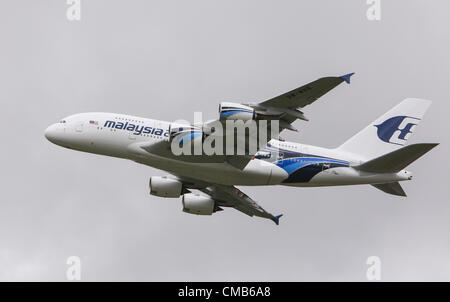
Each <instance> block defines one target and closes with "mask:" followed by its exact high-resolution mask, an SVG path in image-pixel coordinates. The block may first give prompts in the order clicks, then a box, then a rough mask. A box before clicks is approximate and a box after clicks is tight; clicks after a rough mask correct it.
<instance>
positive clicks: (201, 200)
mask: <svg viewBox="0 0 450 302" xmlns="http://www.w3.org/2000/svg"><path fill="white" fill-rule="evenodd" d="M182 203H183V212H186V213H189V214H196V215H211V214H212V213H213V212H214V204H215V202H214V199H212V198H211V197H208V196H203V195H200V194H194V193H187V194H184V195H183V199H182Z"/></svg>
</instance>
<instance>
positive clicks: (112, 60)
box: [0, 0, 450, 281]
mask: <svg viewBox="0 0 450 302" xmlns="http://www.w3.org/2000/svg"><path fill="white" fill-rule="evenodd" d="M67 7H68V5H67V4H66V1H65V0H44V1H34V0H14V1H13V0H9V1H6V0H5V1H2V2H1V4H0V20H1V26H0V36H1V47H0V87H1V88H0V101H1V105H2V106H1V108H2V117H1V119H0V123H1V129H2V142H3V143H2V148H1V149H0V154H1V160H2V169H1V184H2V185H1V188H2V190H1V191H2V194H1V199H0V200H1V201H0V280H10V281H13V280H19V281H25V280H46V281H47V280H55V281H64V280H66V269H67V267H68V266H67V264H66V260H67V258H68V257H69V256H73V255H76V256H78V257H80V259H81V264H82V276H81V277H82V280H84V281H100V280H105V281H109V280H115V281H134V280H136V281H232V280H236V281H347V280H354V281H365V280H367V279H366V270H367V268H368V265H367V264H366V259H367V257H369V256H378V257H380V259H381V278H382V280H383V281H411V280H414V281H422V280H426V281H429V280H446V281H450V261H449V260H450V259H449V257H450V236H449V230H450V205H449V203H450V201H449V198H448V180H447V178H448V176H447V173H448V170H449V169H448V168H449V163H448V161H447V160H446V157H445V155H446V154H447V155H448V154H449V147H448V144H449V135H448V120H449V118H448V112H449V109H450V105H449V101H450V98H449V94H450V92H449V84H448V83H449V71H450V59H449V54H450V41H449V39H450V24H449V19H448V12H449V11H450V2H449V1H444V0H442V1H425V0H422V1H419V0H415V1H412V0H401V1H400V0H397V1H385V0H382V1H381V20H380V21H368V20H367V17H366V11H367V9H368V5H367V4H366V1H364V0H352V1H334V0H328V1H325V0H320V1H287V0H283V1H275V0H271V1H266V0H252V1H250V0H227V1H211V0H189V1H185V0H180V1H173V0H161V1H144V0H127V1H111V0H81V20H80V21H78V22H77V21H73V22H70V21H68V20H67V19H66V10H67ZM348 72H356V74H355V76H354V77H353V78H352V83H351V84H350V85H345V84H342V85H340V86H338V87H337V88H336V89H334V90H333V91H332V92H330V93H329V94H327V95H326V96H325V97H323V98H321V99H320V100H319V101H317V102H316V103H314V104H313V105H311V106H309V107H307V108H305V112H306V114H307V115H308V117H309V118H310V119H311V121H310V122H308V123H305V122H301V121H298V122H296V126H297V127H299V128H300V133H286V134H285V137H286V138H287V139H289V140H292V141H296V142H301V143H307V144H313V145H319V146H324V147H334V146H337V145H339V144H340V143H342V142H343V141H344V140H346V139H347V138H349V137H350V136H352V135H353V134H354V133H356V132H357V131H359V130H360V129H361V128H362V127H364V126H366V125H367V124H368V123H369V122H371V121H372V120H374V119H375V118H376V117H378V116H379V115H381V114H382V113H384V112H385V111H387V110H388V109H390V108H391V107H393V106H394V105H396V104H397V103H398V102H400V101H401V100H402V99H404V98H406V97H419V98H426V99H430V100H432V101H433V104H432V106H431V108H430V110H429V111H428V113H427V115H426V116H425V119H424V121H423V122H422V124H421V125H420V126H419V127H418V129H417V131H416V133H415V134H414V136H413V137H412V138H411V140H410V142H440V143H441V145H440V146H439V147H437V148H436V149H434V150H432V151H431V152H430V153H429V154H427V155H426V156H424V157H423V158H421V159H420V160H419V161H417V162H415V163H414V164H412V165H411V166H410V167H409V169H410V170H412V171H413V173H414V174H415V178H414V179H413V180H412V181H411V182H407V183H405V184H404V188H405V190H406V192H407V194H408V198H399V197H394V196H390V195H387V194H384V193H383V192H381V191H378V190H376V189H374V188H372V187H370V186H353V187H335V188H288V187H281V186H275V187H242V188H241V189H243V190H244V191H245V192H246V193H247V194H248V195H250V196H251V197H253V198H254V199H255V200H257V201H258V202H259V203H260V204H261V205H262V206H264V207H265V208H266V209H267V210H269V211H271V212H274V213H284V214H285V217H283V219H282V221H281V224H280V226H278V227H276V226H275V225H274V224H273V223H272V222H270V221H267V220H263V219H258V218H249V217H247V216H246V215H243V214H241V213H239V212H237V211H234V210H232V209H229V210H226V211H224V212H220V213H217V214H215V215H213V216H211V217H199V216H194V215H189V214H185V213H183V212H182V211H181V201H180V200H179V199H163V198H158V197H154V196H150V195H149V194H148V191H149V189H148V179H149V177H150V176H152V175H165V173H164V172H163V171H159V170H156V169H153V168H151V167H146V166H142V165H138V164H136V163H133V162H130V161H125V160H119V159H114V158H108V157H101V156H97V155H92V154H87V153H86V154H85V153H80V152H75V151H71V150H67V149H63V148H60V147H58V146H55V145H53V144H51V143H50V142H48V141H47V140H46V139H45V138H44V135H43V132H44V130H45V128H46V127H47V126H48V125H49V124H51V123H54V122H56V121H58V120H59V119H61V118H62V117H65V116H67V115H70V114H73V113H79V112H89V111H106V112H118V113H127V114H133V115H138V116H142V117H148V118H156V119H162V120H169V121H173V120H176V119H181V118H183V119H189V120H192V119H193V112H194V111H203V114H204V117H205V118H208V119H212V118H215V117H216V116H217V107H218V103H219V102H220V101H235V102H248V101H250V102H253V101H254V102H258V101H263V100H266V99H268V98H270V97H273V96H275V95H278V94H281V93H283V92H286V91H288V90H290V89H293V88H296V87H298V86H301V85H302V84H305V83H307V82H309V81H312V80H315V79H317V78H319V77H323V76H329V75H334V76H337V75H342V74H345V73H348Z"/></svg>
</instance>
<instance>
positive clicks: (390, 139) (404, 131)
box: [375, 115, 420, 146]
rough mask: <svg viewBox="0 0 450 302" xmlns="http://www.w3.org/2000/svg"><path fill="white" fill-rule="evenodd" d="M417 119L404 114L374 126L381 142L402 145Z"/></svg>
mask: <svg viewBox="0 0 450 302" xmlns="http://www.w3.org/2000/svg"><path fill="white" fill-rule="evenodd" d="M418 121H420V119H419V118H415V117H410V116H405V115H402V116H394V117H391V118H389V119H387V120H385V121H384V122H382V123H381V124H379V125H375V127H377V135H378V137H379V138H380V139H381V140H382V141H383V142H386V143H389V144H395V145H401V146H403V145H404V144H405V143H406V140H407V139H408V137H409V134H410V133H412V132H413V130H414V128H415V126H416V125H417V123H418Z"/></svg>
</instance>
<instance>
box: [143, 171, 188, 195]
mask: <svg viewBox="0 0 450 302" xmlns="http://www.w3.org/2000/svg"><path fill="white" fill-rule="evenodd" d="M149 185H150V194H152V195H155V196H159V197H168V198H177V197H180V195H181V192H182V191H183V184H182V183H181V182H180V181H178V180H176V179H173V178H168V177H167V176H152V177H150V183H149Z"/></svg>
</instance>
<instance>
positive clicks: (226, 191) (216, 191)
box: [199, 184, 282, 225]
mask: <svg viewBox="0 0 450 302" xmlns="http://www.w3.org/2000/svg"><path fill="white" fill-rule="evenodd" d="M199 190H200V191H202V192H203V193H205V194H207V195H209V196H211V198H213V199H214V200H215V201H216V202H217V206H219V207H232V208H235V209H236V210H238V211H241V212H242V213H244V214H247V215H249V216H250V217H253V216H258V217H262V218H267V219H270V220H272V221H273V222H275V223H276V224H277V225H278V223H279V219H280V217H281V216H282V215H277V216H274V215H272V214H271V213H269V212H267V211H266V210H264V209H263V208H262V207H261V206H260V205H259V204H257V203H256V201H254V200H253V199H251V198H250V197H248V196H247V195H246V194H244V193H243V192H242V191H241V190H239V189H238V188H236V187H234V186H224V185H216V184H214V185H210V186H208V187H205V188H202V189H199Z"/></svg>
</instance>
